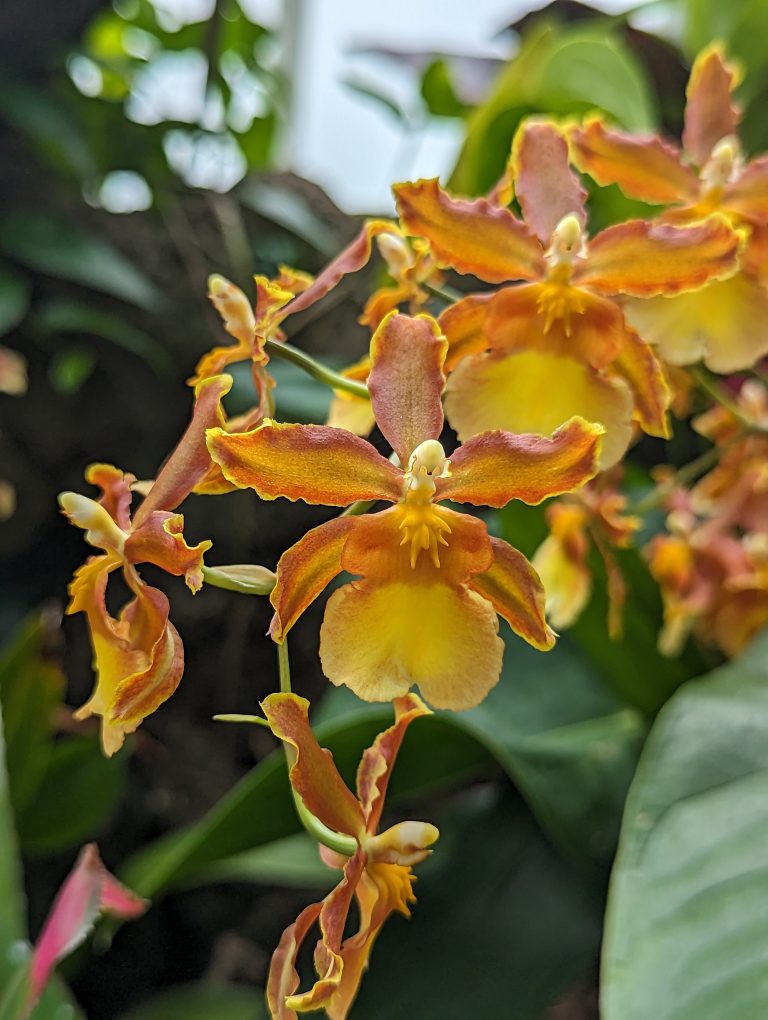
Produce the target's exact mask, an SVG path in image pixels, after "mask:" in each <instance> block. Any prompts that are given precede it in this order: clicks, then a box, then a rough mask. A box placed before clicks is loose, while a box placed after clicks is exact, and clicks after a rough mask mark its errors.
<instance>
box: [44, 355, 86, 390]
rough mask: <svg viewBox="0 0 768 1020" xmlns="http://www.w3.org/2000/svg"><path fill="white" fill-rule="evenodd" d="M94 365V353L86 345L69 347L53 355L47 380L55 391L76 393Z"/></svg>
mask: <svg viewBox="0 0 768 1020" xmlns="http://www.w3.org/2000/svg"><path fill="white" fill-rule="evenodd" d="M95 367H96V355H95V354H94V352H93V351H89V350H88V349H87V348H86V347H70V348H69V349H68V350H66V351H59V353H58V354H55V355H54V356H53V360H52V361H51V363H50V365H49V366H48V381H49V382H50V384H51V386H52V387H53V388H54V389H55V390H56V392H57V393H64V394H68V395H69V394H73V393H78V392H79V391H80V389H81V388H82V385H83V383H84V382H85V381H86V379H87V378H88V376H89V375H90V374H91V372H93V370H94V368H95Z"/></svg>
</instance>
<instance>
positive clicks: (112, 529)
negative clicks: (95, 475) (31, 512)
mask: <svg viewBox="0 0 768 1020" xmlns="http://www.w3.org/2000/svg"><path fill="white" fill-rule="evenodd" d="M59 506H60V507H61V509H62V510H63V511H64V513H65V514H66V515H67V517H68V518H69V519H70V521H71V522H72V523H73V524H74V525H76V527H78V528H82V529H83V530H84V531H86V532H87V535H86V540H87V541H88V542H89V543H90V544H91V545H95V546H99V547H100V548H102V549H114V550H115V551H116V552H118V553H120V554H121V555H122V552H123V548H124V546H125V540H126V537H127V536H126V533H125V532H124V531H123V530H122V528H120V527H118V525H117V524H116V522H115V521H114V520H113V519H112V517H110V515H109V513H108V512H107V511H106V510H105V509H104V507H103V506H102V505H101V503H97V502H96V500H95V499H91V498H90V497H89V496H82V495H80V493H78V492H62V493H60V494H59Z"/></svg>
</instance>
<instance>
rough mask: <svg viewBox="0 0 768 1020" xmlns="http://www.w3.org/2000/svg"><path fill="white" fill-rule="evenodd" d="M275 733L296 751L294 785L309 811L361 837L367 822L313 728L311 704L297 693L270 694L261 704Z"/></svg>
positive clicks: (292, 781)
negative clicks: (311, 724)
mask: <svg viewBox="0 0 768 1020" xmlns="http://www.w3.org/2000/svg"><path fill="white" fill-rule="evenodd" d="M261 707H262V709H263V710H264V715H265V716H266V717H267V721H268V722H269V725H270V727H271V729H272V732H273V733H274V734H275V736H276V737H278V738H279V739H280V740H283V741H285V742H286V743H288V744H290V745H291V746H292V747H294V748H295V749H296V761H295V762H294V764H293V766H292V768H291V773H290V778H291V786H292V787H293V788H294V790H295V791H296V792H297V793H298V795H299V796H300V797H301V799H302V800H303V801H304V803H305V804H306V806H307V808H309V810H310V811H311V812H312V814H313V815H315V817H316V818H319V819H320V821H321V822H323V824H325V825H327V826H328V827H329V828H331V829H334V830H335V831H336V832H343V833H346V834H347V835H350V836H359V835H360V834H361V833H362V832H363V830H364V828H365V820H364V818H363V813H362V810H361V808H360V805H359V804H358V803H357V800H356V799H355V796H354V794H353V793H352V791H351V790H350V789H349V788H348V787H347V785H346V784H345V782H344V780H343V779H342V778H341V776H340V775H339V773H338V770H337V768H336V766H335V765H334V763H333V755H332V754H331V752H330V751H326V750H325V749H324V748H322V747H320V745H319V744H318V742H317V738H316V737H315V735H314V733H313V732H312V728H311V726H310V725H309V702H308V701H307V699H306V698H300V697H299V696H298V695H297V694H270V695H268V697H266V698H265V699H264V701H262V703H261Z"/></svg>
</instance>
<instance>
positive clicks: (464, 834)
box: [351, 790, 655, 1020]
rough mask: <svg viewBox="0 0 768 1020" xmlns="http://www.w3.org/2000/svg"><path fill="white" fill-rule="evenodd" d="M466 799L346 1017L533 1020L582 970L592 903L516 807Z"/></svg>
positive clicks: (444, 825)
mask: <svg viewBox="0 0 768 1020" xmlns="http://www.w3.org/2000/svg"><path fill="white" fill-rule="evenodd" d="M471 794H472V795H471V796H469V797H466V798H465V799H464V804H463V805H461V804H459V805H457V804H456V803H454V804H452V805H451V807H450V812H449V813H446V814H445V816H444V817H437V818H436V819H435V821H436V822H437V824H438V828H439V829H440V840H439V842H438V843H437V846H436V847H435V852H434V854H433V855H432V856H431V857H430V858H429V860H427V861H425V862H424V863H423V864H420V865H418V866H417V867H416V869H415V870H416V873H417V875H418V882H417V885H416V889H415V892H416V895H417V897H418V903H416V905H415V906H414V907H413V914H412V917H411V918H410V919H409V920H405V919H404V918H402V917H399V916H394V917H392V918H390V919H389V920H388V921H387V923H386V925H385V926H384V929H383V931H382V934H381V936H380V937H379V939H378V940H377V942H376V946H375V948H374V951H373V961H372V966H371V968H370V970H369V971H368V973H367V974H366V975H365V976H364V977H363V981H362V985H361V990H360V996H359V999H358V1001H357V1003H356V1004H355V1006H354V1007H353V1009H352V1014H351V1016H352V1018H354V1017H360V1018H364V1020H400V1018H402V1017H414V1018H415V1017H419V1018H422V1017H423V1018H425V1020H426V1018H430V1020H431V1018H432V1017H435V1018H437V1017H439V1018H440V1020H468V1018H470V1017H471V1018H475V1017H478V1018H479V1017H489V1018H490V1017H503V1018H504V1020H541V1018H542V1016H544V1015H548V1013H546V1011H547V1008H548V1007H549V1006H551V1005H553V1003H554V1002H556V1001H557V1000H558V999H559V998H560V996H561V995H562V994H563V993H564V992H566V991H568V990H569V989H570V988H572V987H573V986H574V985H575V984H577V983H579V982H581V981H583V980H584V979H585V975H586V974H587V972H588V971H589V969H590V967H591V966H592V962H593V959H594V955H595V953H596V952H597V947H598V944H599V938H600V914H601V907H602V904H601V902H600V900H599V897H597V896H590V895H589V894H587V893H585V890H584V889H583V887H582V886H581V885H580V883H579V881H578V877H577V875H576V874H575V873H574V872H573V870H572V869H570V868H569V867H568V866H567V865H566V864H565V863H564V862H563V860H562V859H561V858H559V857H558V856H557V855H556V854H555V853H554V852H553V850H552V848H551V847H550V846H549V844H548V843H547V841H546V839H545V838H544V837H543V835H542V833H541V832H540V830H539V829H538V828H537V826H536V825H535V823H534V822H533V819H532V818H531V816H530V813H529V812H527V811H526V810H525V807H524V805H522V804H521V803H520V802H519V801H515V800H513V799H512V798H511V797H508V798H506V799H499V798H497V797H496V796H495V795H494V791H492V790H480V791H471ZM553 1015H554V1014H553ZM654 1020H655V1018H654Z"/></svg>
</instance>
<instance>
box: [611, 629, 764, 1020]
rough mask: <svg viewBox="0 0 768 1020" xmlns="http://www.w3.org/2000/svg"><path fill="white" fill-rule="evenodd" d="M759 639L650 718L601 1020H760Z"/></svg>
mask: <svg viewBox="0 0 768 1020" xmlns="http://www.w3.org/2000/svg"><path fill="white" fill-rule="evenodd" d="M767 676H768V635H766V634H763V635H762V637H761V638H759V639H758V640H756V641H755V642H754V643H753V644H752V646H751V647H750V648H749V650H748V652H747V653H746V654H745V655H744V656H743V657H742V658H740V659H738V660H736V661H735V662H733V663H730V664H729V665H727V666H724V667H722V668H721V669H718V670H716V671H715V672H714V673H712V674H710V675H709V676H707V677H705V678H703V679H701V680H696V681H692V682H691V683H688V684H686V685H685V687H683V688H682V689H681V690H680V691H679V692H678V693H677V694H676V695H675V696H674V697H673V698H672V699H671V700H670V702H669V703H668V704H667V705H666V706H665V707H664V709H662V711H661V712H660V713H659V716H658V719H657V721H656V724H655V726H654V727H653V730H652V731H651V735H650V737H649V738H648V742H647V744H646V747H645V750H644V752H643V755H642V758H641V760H640V765H639V766H638V770H637V775H636V777H635V780H634V782H633V784H632V787H631V789H630V793H629V797H628V799H627V806H626V811H625V815H624V823H623V828H622V834H621V842H620V847H619V854H618V858H617V861H616V866H615V869H614V874H613V878H612V882H611V891H610V897H609V904H608V914H607V921H606V937H605V946H604V953H603V982H604V987H603V1013H602V1016H603V1017H604V1020H647V1018H648V1017H653V1018H654V1020H722V1018H724V1017H727V1018H728V1020H755V1018H757V1017H763V1016H766V1015H768V980H767V979H766V963H767V962H768V858H767V857H766V853H765V847H766V843H767V842H768V683H766V678H767Z"/></svg>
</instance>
